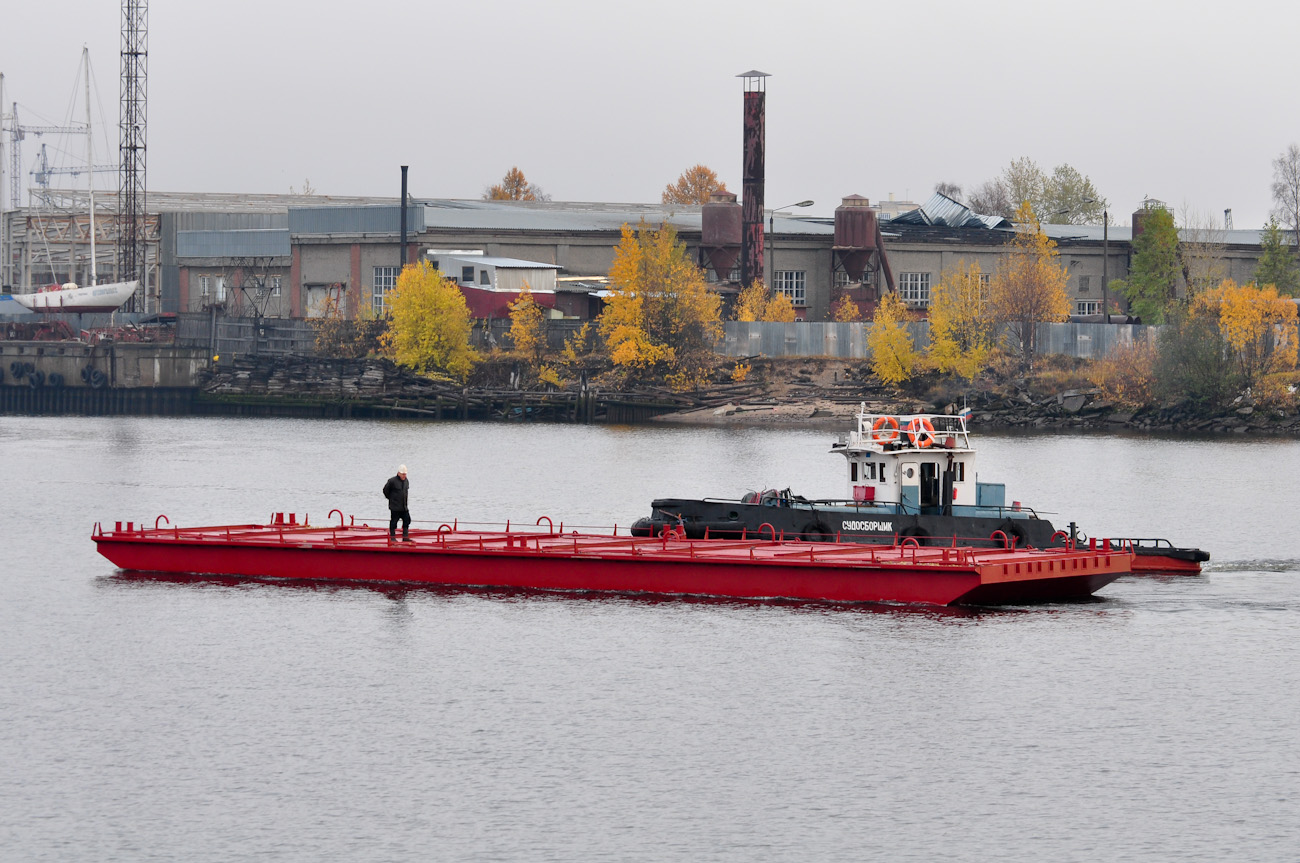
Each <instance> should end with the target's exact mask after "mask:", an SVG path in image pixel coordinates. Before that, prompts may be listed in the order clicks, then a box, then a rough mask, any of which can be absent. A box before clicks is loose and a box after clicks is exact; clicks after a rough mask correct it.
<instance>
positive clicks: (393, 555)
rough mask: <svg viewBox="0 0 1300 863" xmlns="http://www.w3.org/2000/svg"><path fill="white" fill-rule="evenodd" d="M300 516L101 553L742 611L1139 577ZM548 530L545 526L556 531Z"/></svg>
mask: <svg viewBox="0 0 1300 863" xmlns="http://www.w3.org/2000/svg"><path fill="white" fill-rule="evenodd" d="M335 513H338V521H337V523H331V524H327V525H311V524H308V523H307V519H306V517H304V518H303V519H302V522H301V523H300V522H299V521H298V518H297V516H296V515H294V514H290V515H289V516H288V517H287V518H286V517H285V514H284V513H277V514H275V515H274V516H272V518H271V520H270V522H269V523H267V524H234V525H218V526H213V527H193V528H183V527H173V526H171V525H165V526H164V525H162V522H163V521H164V520H165V519H166V517H165V516H159V517H158V519H157V520H155V522H154V526H153V527H151V528H150V527H146V526H144V525H137V524H135V523H133V522H126V523H125V525H124V524H123V523H122V522H116V523H115V524H114V526H113V528H112V529H111V530H106V529H104V528H103V527H102V526H101V525H100V524H96V525H95V528H94V531H93V533H92V535H91V538H92V539H93V540H94V542H95V544H96V546H97V548H98V551H99V553H100V554H102V555H103V556H104V557H106V558H108V559H109V560H110V561H112V562H113V563H114V564H116V565H117V566H118V567H120V568H122V569H125V570H134V571H146V572H163V573H171V574H176V575H194V576H199V577H211V576H221V577H232V576H233V577H243V578H252V579H294V580H306V581H325V582H359V583H393V584H413V585H439V586H452V587H493V588H514V589H525V590H548V591H549V590H555V591H580V592H590V591H599V592H610V593H619V594H653V595H665V596H706V597H725V598H736V599H750V600H765V599H794V600H814V601H825V602H892V603H917V604H927V605H1008V604H1017V605H1018V604H1022V603H1032V602H1050V601H1061V600H1075V599H1082V598H1087V597H1089V596H1091V595H1092V594H1094V593H1095V592H1096V591H1098V590H1100V589H1101V588H1102V587H1105V586H1106V585H1107V584H1110V583H1111V582H1112V581H1114V580H1115V579H1116V578H1119V577H1120V576H1121V575H1124V574H1126V573H1128V572H1129V571H1130V570H1131V567H1132V562H1133V555H1132V554H1131V553H1130V552H1129V551H1128V550H1126V549H1124V548H1119V547H1112V548H1109V549H1107V548H1103V547H1100V546H1097V545H1096V544H1093V545H1092V546H1091V547H1082V546H1075V545H1074V544H1069V545H1067V546H1063V547H1060V548H1049V549H1024V548H1014V547H1009V546H1004V547H1000V548H970V547H935V546H923V545H921V544H920V543H919V542H917V541H916V539H914V538H913V539H909V540H905V541H904V542H902V543H899V544H896V545H889V546H886V545H867V544H862V543H852V542H845V543H809V542H803V541H801V540H796V539H789V540H788V539H784V538H782V537H780V535H779V534H778V533H777V532H776V531H775V530H774V529H773V528H772V526H771V525H765V526H764V529H763V530H762V531H760V532H759V534H758V535H755V536H749V537H746V538H744V539H692V538H689V537H687V536H686V535H685V533H684V532H681V531H678V530H675V529H669V530H665V531H663V532H662V533H661V534H660V535H659V536H654V537H635V536H630V535H627V534H623V535H619V534H618V529H617V528H615V529H614V530H613V532H612V533H609V534H603V533H579V532H577V531H570V532H567V533H566V532H565V531H564V527H563V525H561V526H560V528H559V529H558V530H557V529H555V528H553V527H552V526H551V521H550V519H549V518H545V517H543V518H541V519H538V523H537V524H536V525H534V526H531V527H527V528H524V529H520V528H514V529H512V528H510V526H509V524H508V523H507V525H506V527H505V529H497V530H481V529H470V528H467V527H462V526H459V525H456V524H451V525H445V524H444V525H442V526H440V527H439V528H438V529H437V530H412V531H411V534H410V541H409V542H394V541H392V540H390V539H389V537H388V533H387V530H386V528H385V527H383V526H377V527H370V526H369V525H367V524H357V523H356V520H355V518H352V519H347V520H346V521H345V519H344V517H343V514H342V513H341V512H338V510H335V511H334V512H332V513H331V517H332V516H333V515H334V514H335ZM543 522H544V523H545V524H543Z"/></svg>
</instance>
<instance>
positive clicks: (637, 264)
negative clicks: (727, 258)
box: [599, 221, 722, 390]
mask: <svg viewBox="0 0 1300 863" xmlns="http://www.w3.org/2000/svg"><path fill="white" fill-rule="evenodd" d="M609 281H610V288H611V291H610V296H609V297H608V298H607V299H606V301H605V311H604V312H603V313H602V314H601V316H600V319H599V327H600V334H601V336H602V337H603V338H604V340H605V346H606V349H607V350H608V351H609V358H610V360H611V361H612V362H613V363H614V365H615V366H617V367H619V368H621V369H622V370H623V372H624V373H625V374H627V375H628V377H629V379H631V378H642V379H647V380H653V379H660V380H664V381H666V382H667V383H668V384H669V386H671V387H673V388H674V389H681V390H684V389H690V388H693V387H697V386H699V385H700V384H702V383H703V382H705V381H706V380H707V379H708V376H709V373H710V372H711V371H712V368H713V365H714V363H715V361H716V358H717V357H716V354H715V353H714V346H715V345H716V344H717V342H718V340H719V339H720V338H721V337H722V319H721V307H722V304H721V299H720V298H719V297H718V295H717V294H715V293H713V292H712V291H710V290H709V287H708V285H707V284H706V283H705V281H704V273H703V272H702V271H701V270H700V268H699V267H697V266H696V265H695V264H694V263H692V261H691V259H690V256H689V255H687V253H686V244H685V243H682V242H680V241H679V240H678V239H677V232H676V231H675V230H674V229H673V227H672V226H671V225H667V224H665V225H661V226H660V227H658V228H651V227H650V226H649V225H647V224H646V223H645V222H644V221H642V222H641V223H640V224H639V225H638V226H637V228H636V229H633V228H632V227H631V226H630V225H627V224H625V225H623V233H622V237H621V239H620V240H619V243H618V246H617V247H615V249H614V263H613V264H612V265H611V266H610V269H609Z"/></svg>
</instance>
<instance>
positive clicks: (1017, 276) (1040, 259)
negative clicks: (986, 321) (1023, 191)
mask: <svg viewBox="0 0 1300 863" xmlns="http://www.w3.org/2000/svg"><path fill="white" fill-rule="evenodd" d="M1015 222H1016V234H1015V237H1014V238H1013V239H1012V240H1011V242H1010V243H1009V244H1008V245H1007V252H1006V254H1005V256H1004V257H1003V259H1002V262H1001V264H1000V265H999V266H998V270H997V272H996V273H995V274H994V276H993V280H992V285H991V288H992V299H993V307H994V309H995V310H996V311H997V314H998V318H999V319H1000V320H1002V321H1004V322H1005V323H1006V324H1007V325H1008V328H1009V329H1010V331H1011V334H1012V335H1013V336H1015V338H1016V340H1017V341H1018V343H1019V345H1020V352H1021V364H1022V365H1023V366H1024V367H1025V368H1030V367H1032V366H1033V364H1034V354H1035V353H1036V351H1037V347H1038V345H1037V342H1036V339H1035V335H1036V331H1037V329H1038V325H1039V324H1041V323H1050V322H1054V321H1062V320H1065V318H1066V317H1068V316H1069V314H1070V297H1069V294H1067V293H1066V290H1065V286H1066V282H1067V279H1068V275H1067V273H1066V271H1065V267H1063V266H1061V263H1060V261H1059V256H1058V255H1057V252H1056V243H1055V242H1053V241H1052V240H1051V239H1050V238H1049V237H1048V236H1047V235H1046V234H1045V233H1043V229H1042V227H1041V226H1040V225H1039V223H1038V218H1037V217H1036V216H1035V215H1034V211H1033V208H1032V207H1031V206H1030V205H1029V202H1028V201H1026V202H1025V203H1023V204H1021V205H1020V209H1019V210H1017V211H1016V215H1015Z"/></svg>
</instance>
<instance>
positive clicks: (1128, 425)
mask: <svg viewBox="0 0 1300 863" xmlns="http://www.w3.org/2000/svg"><path fill="white" fill-rule="evenodd" d="M1078 396H1079V394H1073V395H1071V396H1065V397H1064V398H1062V397H1055V396H1054V397H1050V398H1046V399H1043V400H1038V401H1036V400H1033V399H1026V400H1014V399H1000V400H997V401H989V400H980V403H978V404H976V403H972V404H971V405H970V406H971V408H972V420H971V422H972V424H978V426H979V427H980V428H984V429H997V430H1005V431H1044V432H1047V431H1071V432H1073V431H1096V432H1106V433H1118V432H1139V433H1161V434H1196V435H1246V436H1264V437H1300V415H1295V414H1291V415H1289V416H1288V415H1285V414H1278V413H1276V412H1273V413H1270V412H1267V411H1261V410H1257V409H1256V408H1255V407H1253V406H1251V405H1244V406H1240V407H1237V408H1234V409H1233V410H1232V411H1230V412H1228V413H1224V414H1221V415H1218V416H1214V417H1200V416H1194V415H1191V414H1189V413H1188V412H1186V411H1185V410H1179V409H1177V408H1165V409H1156V410H1144V411H1140V412H1133V411H1128V410H1120V409H1117V408H1115V407H1114V406H1113V405H1110V404H1109V403H1107V402H1104V401H1102V400H1100V399H1098V398H1096V397H1088V396H1084V399H1085V400H1084V401H1083V402H1082V403H1081V404H1078V406H1074V405H1075V402H1076V401H1077V397H1078ZM861 404H864V405H865V406H866V409H867V410H868V411H869V412H871V413H880V414H913V413H935V412H936V410H935V408H934V406H933V405H926V404H919V403H915V402H908V401H899V402H881V401H864V402H862V403H861ZM858 407H859V406H858V405H848V404H844V403H842V402H836V401H827V400H819V399H811V400H805V399H800V400H795V401H788V400H777V399H772V400H757V401H746V402H739V403H729V404H727V405H723V406H721V407H713V408H698V409H694V410H683V411H676V412H673V413H667V414H660V415H659V416H657V417H655V418H654V421H655V422H659V423H679V424H690V425H715V426H774V425H782V426H814V427H835V428H840V429H844V428H848V427H850V426H851V425H852V423H853V417H854V415H855V414H856V413H857V411H858ZM950 408H951V409H952V410H953V411H955V410H956V406H950Z"/></svg>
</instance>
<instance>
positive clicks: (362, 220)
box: [289, 204, 425, 236]
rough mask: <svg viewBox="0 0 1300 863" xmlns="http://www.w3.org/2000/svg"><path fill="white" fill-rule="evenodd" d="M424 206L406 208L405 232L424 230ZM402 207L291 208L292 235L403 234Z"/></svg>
mask: <svg viewBox="0 0 1300 863" xmlns="http://www.w3.org/2000/svg"><path fill="white" fill-rule="evenodd" d="M424 212H425V208H424V207H422V206H419V205H418V204H417V205H413V206H410V207H407V209H406V230H407V232H408V233H409V234H410V235H411V236H414V235H415V234H418V233H420V232H421V231H423V230H424ZM401 230H402V208H401V207H400V206H399V205H397V204H393V205H392V206H391V207H387V206H378V207H290V208H289V232H290V233H292V234H394V235H396V234H400V233H401Z"/></svg>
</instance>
